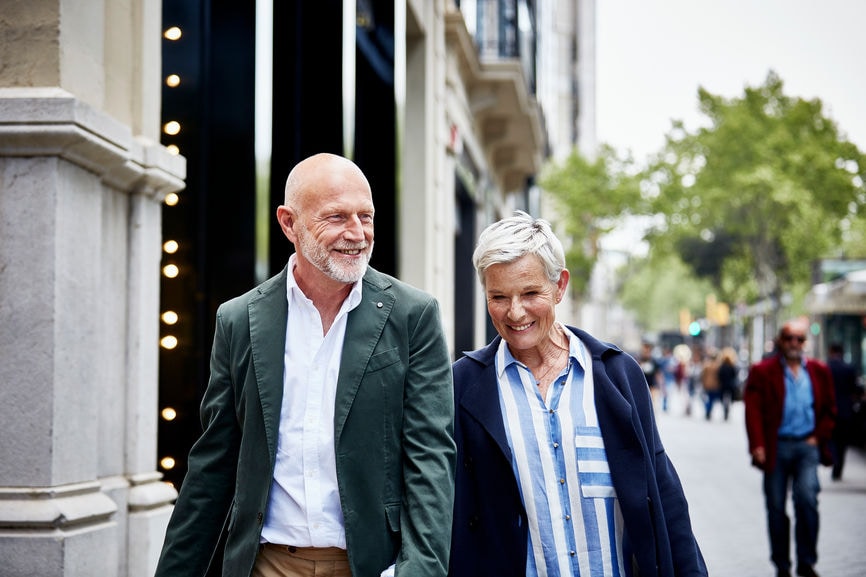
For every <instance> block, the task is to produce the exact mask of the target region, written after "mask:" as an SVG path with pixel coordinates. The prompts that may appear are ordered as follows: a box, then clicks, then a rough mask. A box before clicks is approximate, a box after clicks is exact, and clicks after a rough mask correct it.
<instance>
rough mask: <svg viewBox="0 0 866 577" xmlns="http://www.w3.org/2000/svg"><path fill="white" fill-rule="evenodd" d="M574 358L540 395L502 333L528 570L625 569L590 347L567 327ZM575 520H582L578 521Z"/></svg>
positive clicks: (599, 575) (538, 576)
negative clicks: (524, 516) (544, 395)
mask: <svg viewBox="0 0 866 577" xmlns="http://www.w3.org/2000/svg"><path fill="white" fill-rule="evenodd" d="M564 330H565V334H567V335H568V337H569V362H568V368H567V369H566V370H564V371H563V372H562V373H561V374H560V375H559V376H558V377H557V378H556V380H555V381H554V383H553V384H552V385H551V387H550V388H549V389H548V392H547V399H542V398H541V393H540V392H539V390H538V386H537V385H536V381H535V377H534V376H533V375H532V372H531V371H530V370H529V369H528V368H527V367H526V365H524V364H523V363H521V362H520V361H518V360H516V359H515V358H514V357H513V356H512V355H511V352H510V351H509V350H508V346H507V344H506V343H505V341H504V340H503V341H502V343H501V345H500V346H499V350H498V351H497V354H496V372H497V375H498V381H499V401H500V408H501V410H502V416H503V420H504V421H505V429H506V433H507V435H508V442H509V445H510V447H511V450H512V452H513V454H514V463H513V465H514V474H515V477H516V478H517V481H518V485H519V486H520V492H521V497H522V499H523V504H524V507H525V508H526V513H527V516H528V519H529V549H528V553H529V554H528V555H527V563H526V575H527V577H569V576H577V575H581V576H583V577H626V576H627V573H630V571H626V569H625V567H624V565H623V520H622V512H621V510H620V507H619V501H618V499H617V497H616V492H615V491H614V488H613V483H612V481H611V476H610V469H609V468H608V463H607V454H606V453H605V450H604V443H603V441H602V438H601V429H599V426H598V418H597V415H596V412H595V396H594V390H593V384H592V370H589V371H586V370H585V368H587V367H589V368H590V369H591V366H592V365H591V362H590V358H589V354H588V352H587V350H586V347H585V346H584V345H583V343H582V342H581V341H580V339H579V338H578V337H577V336H576V335H574V334H573V333H571V332H570V331H568V330H567V329H564ZM575 520H577V522H575Z"/></svg>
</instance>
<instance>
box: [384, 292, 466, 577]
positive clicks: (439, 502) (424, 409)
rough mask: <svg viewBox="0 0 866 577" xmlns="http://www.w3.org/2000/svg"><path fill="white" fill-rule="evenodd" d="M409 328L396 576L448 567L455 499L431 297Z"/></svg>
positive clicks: (439, 339) (439, 336)
mask: <svg viewBox="0 0 866 577" xmlns="http://www.w3.org/2000/svg"><path fill="white" fill-rule="evenodd" d="M408 331H409V370H408V374H407V375H406V385H405V386H406V389H405V392H404V414H403V453H404V454H403V458H404V463H403V489H404V490H403V499H404V503H403V506H402V507H401V519H400V529H401V535H402V543H401V547H400V553H399V555H398V558H397V564H396V565H397V566H396V575H397V577H405V576H409V577H442V576H444V575H445V574H446V573H447V570H448V557H449V548H450V545H451V524H452V518H453V504H454V467H455V460H456V448H455V444H454V392H453V387H452V375H451V357H450V354H449V352H448V346H447V343H446V341H445V335H444V332H443V330H442V323H441V320H440V318H439V307H438V304H437V303H436V301H435V300H434V299H432V298H431V299H430V300H429V301H428V302H427V303H426V305H424V307H423V310H422V311H421V314H420V315H419V316H418V317H417V322H416V323H415V325H414V326H410V327H408Z"/></svg>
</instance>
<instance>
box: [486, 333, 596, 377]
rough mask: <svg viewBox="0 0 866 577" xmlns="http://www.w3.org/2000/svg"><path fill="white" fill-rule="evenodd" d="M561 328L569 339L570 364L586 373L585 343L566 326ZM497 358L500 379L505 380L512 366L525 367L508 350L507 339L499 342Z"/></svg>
mask: <svg viewBox="0 0 866 577" xmlns="http://www.w3.org/2000/svg"><path fill="white" fill-rule="evenodd" d="M557 324H559V323H557ZM560 328H561V329H562V331H563V332H564V333H565V335H566V336H567V337H568V358H569V363H571V362H572V361H573V362H576V363H577V364H578V365H579V366H580V367H581V368H583V370H584V371H586V369H587V367H585V366H583V362H582V359H583V358H584V356H583V354H582V353H584V351H586V349H585V348H584V346H583V343H582V342H580V338H579V337H578V336H577V335H576V334H574V333H573V332H571V331H570V330H568V329H567V328H565V327H564V326H562V325H560ZM584 354H585V353H584ZM496 357H497V359H496V360H497V363H496V365H497V367H498V368H499V371H498V375H497V376H498V377H499V378H500V379H501V378H503V375H504V374H505V369H507V368H508V367H509V366H510V365H511V364H513V363H517V364H519V365H521V366H525V365H523V363H521V362H520V361H518V360H517V359H515V358H514V355H512V354H511V350H510V349H509V348H508V343H506V342H505V339H502V340H501V341H500V342H499V348H498V349H497V351H496Z"/></svg>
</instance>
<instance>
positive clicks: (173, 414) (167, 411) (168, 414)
mask: <svg viewBox="0 0 866 577" xmlns="http://www.w3.org/2000/svg"><path fill="white" fill-rule="evenodd" d="M160 414H161V415H162V418H163V419H165V420H166V421H173V420H175V419H176V418H177V411H175V410H174V409H173V408H172V407H166V408H164V409H163V410H162V411H161V412H160Z"/></svg>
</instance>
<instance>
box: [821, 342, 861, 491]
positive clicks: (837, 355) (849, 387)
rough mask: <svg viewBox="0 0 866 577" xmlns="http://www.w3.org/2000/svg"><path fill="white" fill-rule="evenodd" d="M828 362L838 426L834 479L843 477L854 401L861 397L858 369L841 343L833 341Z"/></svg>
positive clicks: (834, 430)
mask: <svg viewBox="0 0 866 577" xmlns="http://www.w3.org/2000/svg"><path fill="white" fill-rule="evenodd" d="M827 364H828V365H829V366H830V372H831V373H832V374H833V386H834V387H835V390H836V427H835V428H834V429H833V445H832V446H833V472H832V474H831V477H832V479H833V480H834V481H838V480H840V479H841V478H842V470H843V469H844V468H845V453H846V452H847V450H848V445H849V444H850V443H851V439H852V435H853V432H854V403H855V402H856V401H857V400H858V399H859V396H860V395H859V389H858V387H857V369H856V368H855V367H854V365H852V364H851V363H847V362H845V348H844V347H843V346H842V344H841V343H832V344H831V345H830V348H829V350H828V355H827Z"/></svg>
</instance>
